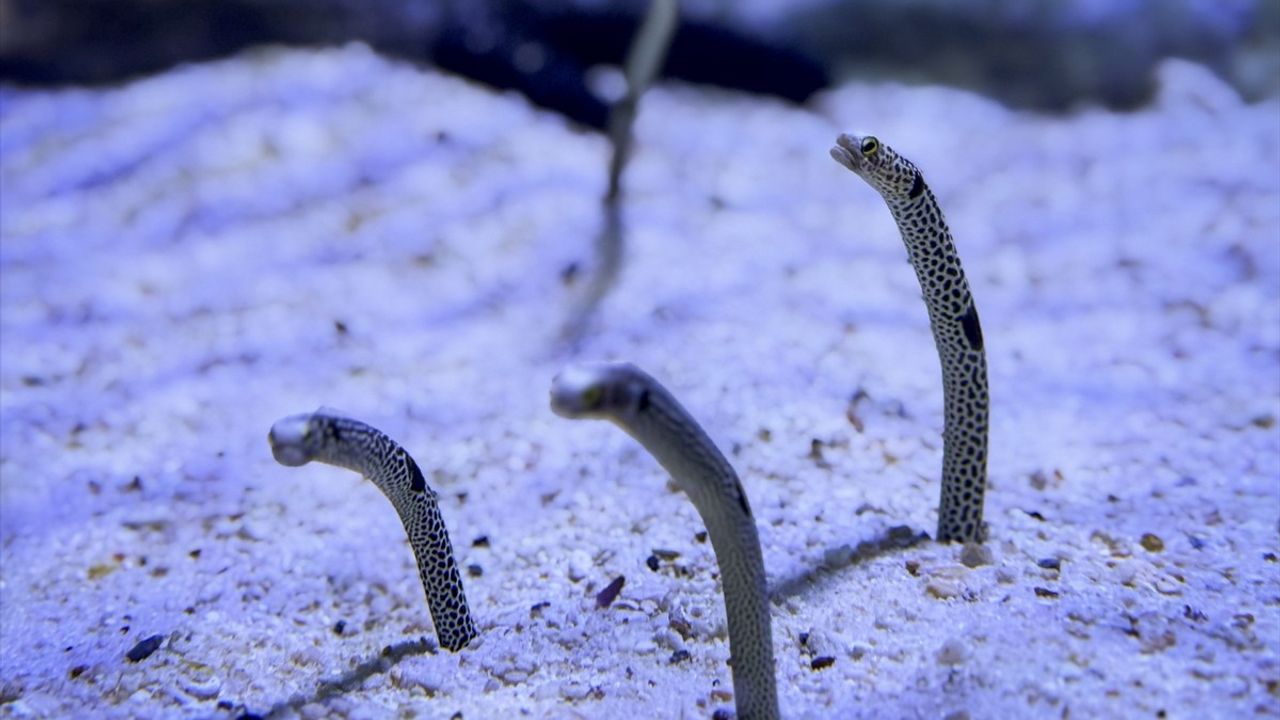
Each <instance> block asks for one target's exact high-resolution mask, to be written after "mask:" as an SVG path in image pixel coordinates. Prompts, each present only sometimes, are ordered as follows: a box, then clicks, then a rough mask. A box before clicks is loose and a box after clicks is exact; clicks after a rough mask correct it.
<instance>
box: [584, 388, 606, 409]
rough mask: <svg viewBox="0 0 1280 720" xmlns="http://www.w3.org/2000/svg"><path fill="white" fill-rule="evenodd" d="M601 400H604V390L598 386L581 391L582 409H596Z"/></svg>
mask: <svg viewBox="0 0 1280 720" xmlns="http://www.w3.org/2000/svg"><path fill="white" fill-rule="evenodd" d="M602 399H604V390H603V389H601V387H600V386H599V385H592V386H591V387H589V388H587V389H586V390H583V391H582V405H583V407H589V408H593V407H596V406H597V405H599V404H600V401H601V400H602Z"/></svg>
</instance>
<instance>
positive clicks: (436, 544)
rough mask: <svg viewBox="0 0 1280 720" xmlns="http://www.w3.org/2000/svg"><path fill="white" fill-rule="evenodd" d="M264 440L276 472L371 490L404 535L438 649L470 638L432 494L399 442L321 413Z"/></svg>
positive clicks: (280, 427)
mask: <svg viewBox="0 0 1280 720" xmlns="http://www.w3.org/2000/svg"><path fill="white" fill-rule="evenodd" d="M267 439H268V440H269V441H270V443H271V454H272V455H274V456H275V458H276V462H278V463H280V464H281V465H287V466H289V467H297V466H299V465H306V464H307V463H309V462H311V461H312V460H315V461H317V462H322V463H326V464H328V465H337V466H338V467H342V468H346V469H348V470H354V471H356V472H358V473H360V474H361V475H364V476H365V477H366V478H368V479H369V480H370V481H371V482H372V483H373V484H374V485H376V486H377V487H378V489H379V490H381V491H382V493H383V494H384V495H386V496H387V499H388V500H390V501H391V504H392V505H393V506H394V507H395V509H396V512H397V513H398V514H399V515H400V520H401V521H402V522H403V523H404V529H405V531H406V532H407V533H408V534H409V544H410V545H412V546H413V554H414V556H415V557H416V558H417V560H418V574H419V576H420V577H421V578H422V587H423V589H425V590H426V592H427V607H428V608H429V609H430V611H431V622H432V623H433V624H434V625H435V628H436V638H437V639H438V640H439V641H440V646H441V647H443V648H445V649H446V650H449V651H452V652H457V651H458V650H461V649H462V648H464V647H466V646H467V644H468V643H470V642H471V641H472V639H474V638H475V637H476V634H477V633H476V626H475V623H474V622H473V621H472V620H471V609H470V608H469V607H468V606H467V596H466V593H464V592H463V590H462V577H461V576H460V575H459V574H458V565H457V563H456V562H455V561H454V557H453V544H452V543H450V542H449V531H448V530H446V529H445V526H444V518H443V517H441V515H440V506H439V505H438V504H437V503H436V493H435V491H434V490H432V489H431V488H430V487H428V486H427V481H426V479H425V478H424V477H423V476H422V470H420V469H418V464H417V463H415V462H414V461H413V458H412V457H410V456H409V453H408V452H406V451H405V449H404V448H403V447H401V446H400V444H399V443H397V442H396V441H395V440H392V439H391V438H390V437H387V435H386V434H384V433H382V432H381V431H379V430H377V429H375V428H373V427H371V426H369V425H366V424H364V423H362V422H360V421H358V420H352V419H350V418H346V417H342V416H340V415H336V414H334V413H331V412H329V411H326V410H318V411H316V412H314V413H310V414H304V415H292V416H290V417H287V418H284V419H282V420H280V421H278V422H277V423H276V424H275V425H272V426H271V432H270V433H269V434H268V435H267Z"/></svg>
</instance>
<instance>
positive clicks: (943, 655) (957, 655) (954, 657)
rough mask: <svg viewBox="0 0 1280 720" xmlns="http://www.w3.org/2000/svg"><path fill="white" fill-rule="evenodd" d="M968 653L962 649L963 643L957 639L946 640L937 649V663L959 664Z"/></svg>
mask: <svg viewBox="0 0 1280 720" xmlns="http://www.w3.org/2000/svg"><path fill="white" fill-rule="evenodd" d="M967 655H968V653H967V652H966V651H965V649H964V645H962V644H961V643H960V641H959V640H955V639H952V640H948V641H946V642H945V643H943V644H942V647H941V648H939V649H938V664H939V665H959V664H960V663H962V662H964V659H965V657H966V656H967Z"/></svg>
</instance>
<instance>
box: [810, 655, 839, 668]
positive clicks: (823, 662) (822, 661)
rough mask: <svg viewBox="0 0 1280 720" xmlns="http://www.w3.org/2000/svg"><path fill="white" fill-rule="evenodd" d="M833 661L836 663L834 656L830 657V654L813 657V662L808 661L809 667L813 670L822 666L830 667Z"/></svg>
mask: <svg viewBox="0 0 1280 720" xmlns="http://www.w3.org/2000/svg"><path fill="white" fill-rule="evenodd" d="M835 663H836V659H835V658H833V657H831V656H830V655H823V656H822V657H816V658H814V659H813V662H811V663H809V667H811V668H813V669H814V670H821V669H823V668H828V667H831V666H832V665H834V664H835Z"/></svg>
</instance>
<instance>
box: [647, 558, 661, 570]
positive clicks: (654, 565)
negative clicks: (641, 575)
mask: <svg viewBox="0 0 1280 720" xmlns="http://www.w3.org/2000/svg"><path fill="white" fill-rule="evenodd" d="M644 564H645V565H648V566H649V569H650V570H652V571H654V572H658V567H659V563H658V556H657V555H650V556H649V557H647V558H645V560H644Z"/></svg>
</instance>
